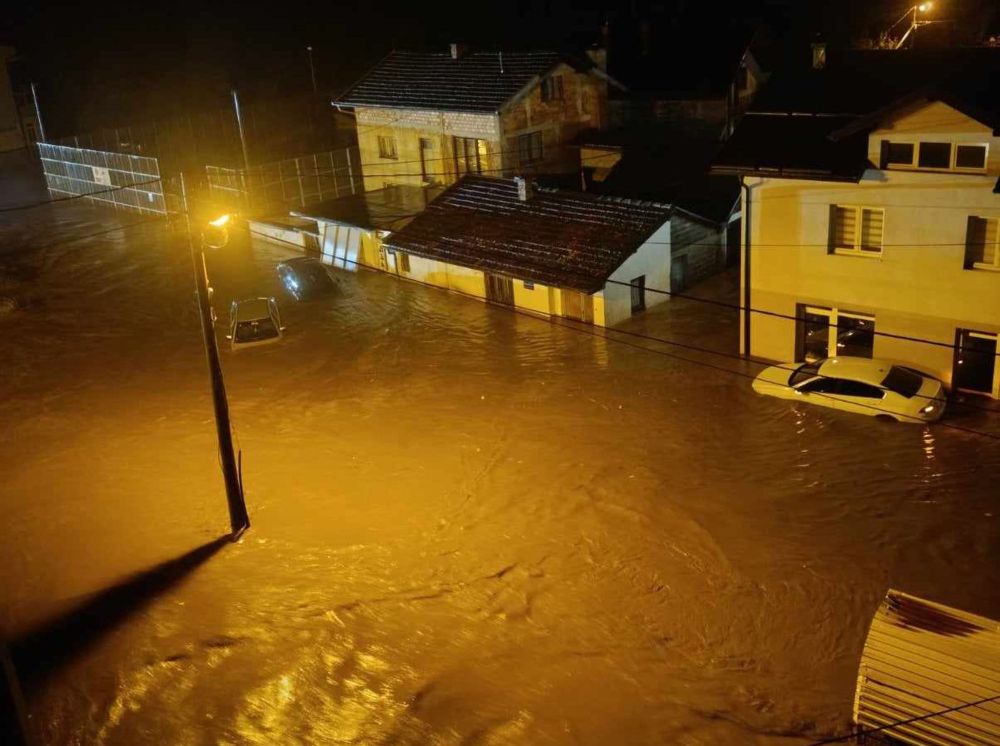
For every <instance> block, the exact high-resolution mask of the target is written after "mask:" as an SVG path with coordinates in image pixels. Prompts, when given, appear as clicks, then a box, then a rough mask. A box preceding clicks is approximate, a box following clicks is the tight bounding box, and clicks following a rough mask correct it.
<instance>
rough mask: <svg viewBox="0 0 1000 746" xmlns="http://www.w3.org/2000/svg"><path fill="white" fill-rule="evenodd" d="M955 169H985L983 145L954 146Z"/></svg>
mask: <svg viewBox="0 0 1000 746" xmlns="http://www.w3.org/2000/svg"><path fill="white" fill-rule="evenodd" d="M955 168H974V169H978V170H982V169H984V168H986V146H985V145H956V146H955Z"/></svg>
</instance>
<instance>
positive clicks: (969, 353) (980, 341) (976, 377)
mask: <svg viewBox="0 0 1000 746" xmlns="http://www.w3.org/2000/svg"><path fill="white" fill-rule="evenodd" d="M957 337H958V339H957V341H956V345H955V346H956V350H955V370H954V375H953V380H954V384H955V388H958V389H962V390H963V391H972V392H974V393H979V394H989V395H991V396H993V397H994V398H1000V365H997V359H998V358H997V335H996V334H991V333H989V332H977V331H973V330H971V329H959V330H958V334H957Z"/></svg>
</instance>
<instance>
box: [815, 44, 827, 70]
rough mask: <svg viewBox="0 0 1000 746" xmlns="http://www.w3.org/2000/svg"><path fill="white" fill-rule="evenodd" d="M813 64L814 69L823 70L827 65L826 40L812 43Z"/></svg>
mask: <svg viewBox="0 0 1000 746" xmlns="http://www.w3.org/2000/svg"><path fill="white" fill-rule="evenodd" d="M812 66H813V70H822V69H823V68H824V67H826V42H825V41H814V42H813V43H812Z"/></svg>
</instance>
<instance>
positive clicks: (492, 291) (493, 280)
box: [484, 272, 514, 306]
mask: <svg viewBox="0 0 1000 746" xmlns="http://www.w3.org/2000/svg"><path fill="white" fill-rule="evenodd" d="M484 276H485V278H486V300H488V301H492V302H493V303H499V304H500V305H503V306H513V305H514V281H513V280H511V279H510V278H509V277H504V276H502V275H491V274H490V273H489V272H485V273H484Z"/></svg>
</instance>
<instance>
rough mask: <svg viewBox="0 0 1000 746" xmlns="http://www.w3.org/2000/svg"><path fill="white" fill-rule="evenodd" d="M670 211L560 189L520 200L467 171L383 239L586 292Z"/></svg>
mask: <svg viewBox="0 0 1000 746" xmlns="http://www.w3.org/2000/svg"><path fill="white" fill-rule="evenodd" d="M670 211H671V208H670V207H669V206H668V205H663V204H657V203H651V202H638V201H635V200H622V199H614V198H609V197H598V196H594V195H590V194H583V193H578V192H563V191H542V190H536V191H535V193H534V195H533V196H532V197H531V199H529V200H527V201H525V202H522V201H520V200H519V199H518V196H517V185H516V184H515V182H514V180H513V179H500V178H490V177H485V176H467V177H465V178H464V179H462V180H461V181H459V182H458V183H457V184H455V185H454V186H452V187H451V188H449V189H448V190H447V191H446V192H445V193H444V194H442V195H441V196H440V197H438V198H437V199H435V200H434V201H433V202H432V203H431V204H430V206H429V207H428V208H427V209H426V210H425V211H424V212H423V213H421V214H420V215H418V216H417V217H416V218H414V220H413V221H412V222H411V223H410V224H409V225H407V226H406V227H405V228H403V229H402V230H400V231H398V232H396V233H393V234H392V235H391V236H390V237H389V238H388V239H387V242H386V243H387V244H388V245H389V246H390V247H392V248H396V249H399V250H401V251H406V252H408V253H411V254H415V255H417V256H423V257H428V258H431V259H440V260H442V261H445V262H448V263H451V264H458V265H461V266H464V267H471V268H473V269H480V270H484V271H487V272H493V273H497V274H503V275H507V276H510V277H516V278H518V279H522V280H531V281H533V282H539V283H543V284H545V285H553V286H556V287H562V288H570V289H574V290H582V291H584V292H587V293H593V292H596V291H598V290H600V289H601V288H602V287H603V286H604V283H605V281H606V280H607V279H608V277H610V276H611V273H612V272H614V271H615V269H617V268H618V266H619V265H621V263H622V262H623V261H625V259H626V258H627V257H629V256H630V255H631V254H632V253H634V252H635V251H636V250H637V249H638V248H639V247H640V246H641V245H642V244H643V243H644V242H645V241H646V240H647V239H648V238H649V237H650V236H651V235H652V234H653V233H654V232H655V231H656V230H657V229H658V228H659V227H660V226H661V225H663V223H664V222H666V221H667V220H668V219H669V218H670Z"/></svg>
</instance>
